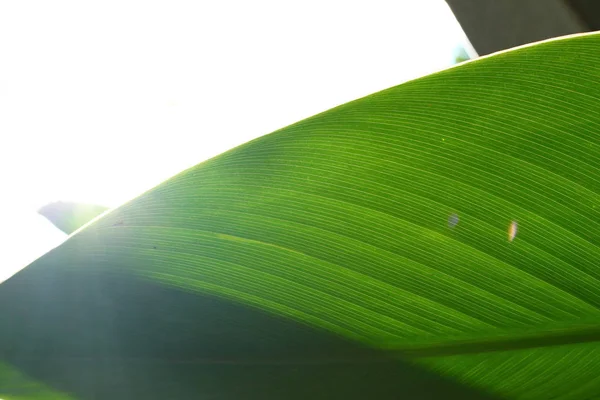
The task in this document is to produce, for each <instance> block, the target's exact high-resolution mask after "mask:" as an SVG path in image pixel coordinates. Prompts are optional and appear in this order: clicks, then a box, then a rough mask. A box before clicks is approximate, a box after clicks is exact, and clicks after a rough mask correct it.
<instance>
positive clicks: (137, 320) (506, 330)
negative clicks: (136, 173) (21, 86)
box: [0, 35, 600, 399]
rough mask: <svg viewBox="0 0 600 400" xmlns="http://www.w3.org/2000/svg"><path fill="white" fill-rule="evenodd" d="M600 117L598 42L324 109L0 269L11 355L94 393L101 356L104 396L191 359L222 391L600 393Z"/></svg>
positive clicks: (176, 369) (59, 384) (521, 53)
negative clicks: (6, 273)
mask: <svg viewBox="0 0 600 400" xmlns="http://www.w3.org/2000/svg"><path fill="white" fill-rule="evenodd" d="M599 132H600V37H599V36H597V35H583V36H575V37H569V38H563V39H560V40H554V41H549V42H544V43H540V44H536V45H534V46H528V47H524V48H520V49H516V50H513V51H509V52H505V53H500V54H496V55H494V56H491V57H486V58H482V59H480V60H476V61H473V62H469V63H465V64H462V65H460V66H457V67H455V68H451V69H449V70H445V71H442V72H439V73H436V74H433V75H430V76H427V77H424V78H421V79H417V80H414V81H411V82H408V83H405V84H403V85H400V86H397V87H394V88H391V89H388V90H385V91H382V92H379V93H376V94H373V95H371V96H368V97H365V98H362V99H359V100H356V101H353V102H350V103H348V104H345V105H342V106H340V107H337V108H334V109H332V110H329V111H327V112H324V113H322V114H319V115H316V116H314V117H312V118H309V119H306V120H304V121H301V122H299V123H296V124H294V125H291V126H289V127H287V128H284V129H281V130H279V131H277V132H274V133H272V134H270V135H267V136H264V137H262V138H259V139H257V140H254V141H252V142H249V143H247V144H245V145H243V146H240V147H237V148H235V149H233V150H231V151H229V152H227V153H224V154H222V155H220V156H218V157H216V158H213V159H211V160H209V161H206V162H203V163H201V164H199V165H197V166H196V167H193V168H191V169H189V170H187V171H185V172H183V173H181V174H179V175H177V176H175V177H173V178H171V179H170V180H168V181H166V182H165V183H163V184H161V185H159V186H158V187H156V188H154V189H153V190H151V191H149V192H147V193H145V194H143V195H141V196H140V197H138V198H137V199H135V200H133V201H131V202H129V203H127V204H126V205H124V206H122V207H120V208H118V209H116V210H114V211H112V212H111V213H110V214H107V215H106V216H104V217H103V218H101V219H99V220H97V221H96V222H94V223H93V224H91V225H90V226H88V227H86V228H85V229H83V230H82V231H80V232H78V233H76V234H75V235H73V236H72V237H70V238H69V240H68V241H67V242H65V243H64V244H63V245H62V246H60V247H59V248H57V249H55V250H53V251H52V252H50V253H49V254H47V255H46V256H44V257H42V258H41V259H39V260H37V261H36V262H34V263H33V264H32V265H30V266H29V267H27V268H25V269H24V270H22V271H21V272H20V273H18V274H16V275H15V276H14V277H13V278H11V279H9V280H8V281H6V282H5V283H3V284H2V285H0V307H1V309H0V318H2V320H1V321H0V322H1V323H2V326H3V327H4V326H9V327H10V328H9V329H3V331H2V333H0V349H1V352H0V357H1V358H0V359H1V360H2V361H3V362H6V363H9V364H11V365H12V366H14V367H15V368H18V369H19V370H21V371H23V372H26V373H27V374H28V375H30V376H32V377H34V378H36V379H40V380H43V381H44V382H45V383H47V384H50V385H54V386H53V387H55V388H56V389H57V390H63V391H65V392H68V393H73V394H81V395H82V396H84V397H85V396H86V395H88V394H89V393H91V392H90V390H92V389H89V387H86V388H84V386H85V385H84V384H83V383H82V382H83V381H84V380H85V378H84V376H87V375H85V371H92V370H93V371H100V372H97V373H95V375H94V376H96V380H95V381H94V382H95V385H96V388H95V390H97V391H96V392H93V390H92V392H93V393H111V392H110V391H108V392H107V391H106V390H108V389H102V388H99V386H100V385H101V384H102V383H103V382H104V383H106V382H113V383H114V384H113V388H115V389H113V390H120V391H119V392H118V393H119V395H120V396H121V397H123V396H124V395H123V393H125V391H126V390H134V389H133V387H134V386H135V385H136V384H138V383H139V382H140V381H145V382H147V381H159V380H160V379H157V378H156V377H159V376H161V377H163V378H162V379H163V381H162V384H164V387H162V386H161V389H160V390H162V392H163V393H169V390H176V389H174V388H181V387H183V386H182V385H184V384H183V381H182V379H184V378H185V377H186V376H187V375H186V374H191V375H192V376H193V379H192V378H190V382H195V384H196V385H197V386H196V387H194V389H190V390H198V391H199V392H198V393H200V391H202V393H203V394H206V393H209V392H210V393H218V394H219V395H220V396H222V397H226V398H229V397H231V398H234V397H235V396H238V397H240V398H243V397H247V398H254V397H252V396H256V398H261V396H260V394H261V393H262V395H263V398H277V397H278V396H281V393H284V392H285V394H286V395H289V394H290V393H296V394H297V395H298V396H299V397H298V398H300V397H302V395H304V397H305V398H309V397H310V396H309V397H306V396H308V395H307V393H309V392H304V393H302V390H301V389H299V388H306V389H305V390H309V391H310V395H313V394H315V393H319V390H320V389H322V394H323V393H325V391H326V390H325V389H326V388H328V387H329V386H335V385H337V386H339V387H346V388H350V389H349V390H347V391H346V392H344V393H342V392H340V389H331V387H329V389H331V390H332V392H331V393H334V395H333V396H331V398H336V395H337V398H350V397H352V395H355V398H368V397H369V396H370V395H371V396H370V397H371V398H401V395H403V396H406V397H407V398H427V396H429V397H430V398H453V397H454V398H467V397H468V396H469V395H471V394H473V393H475V392H471V390H478V391H479V393H478V395H481V396H483V394H482V393H485V394H486V395H489V396H498V397H501V398H513V399H591V398H597V397H600V378H599V377H600V357H599V356H598V353H600V343H599V342H598V340H600V265H599V264H600V262H599V261H600V248H599V247H598V245H599V242H600V174H599V172H600V133H599ZM42 310H50V311H42ZM94 332H96V333H94ZM382 354H384V355H385V356H383V355H382ZM379 357H384V358H383V359H385V362H384V361H382V360H383V359H380V358H379ZM32 360H37V362H38V364H35V362H33V361H32ZM40 360H42V361H43V362H42V363H41V364H44V366H40V365H39V362H40ZM74 360H76V361H77V363H75V361H74ZM151 360H154V363H155V364H152V365H153V367H152V369H151V371H150V370H148V369H147V368H149V367H148V365H150V364H151ZM340 360H345V361H343V362H341V361H340ZM374 360H377V362H375V361H374ZM334 361H335V362H334ZM336 362H340V364H339V365H338V366H337V367H332V365H334V364H336ZM74 363H75V364H74ZM67 364H68V365H69V366H68V367H67ZM350 364H352V365H359V366H361V367H360V368H362V369H361V372H359V373H357V374H354V375H352V373H350V372H348V371H346V370H344V369H343V368H342V367H341V366H340V365H344V366H345V367H348V365H350ZM73 365H77V366H76V367H74V366H73ZM141 365H143V366H144V368H146V369H144V368H142V367H140V366H141ZM215 365H219V368H220V369H219V368H216V367H215ZM242 365H246V366H247V365H252V366H254V367H253V368H249V369H247V370H244V369H243V367H242ZM257 365H262V366H263V369H261V368H257V367H256V366H257ZM274 365H279V366H280V367H273V366H274ZM281 365H288V366H289V365H293V367H289V368H291V369H289V370H286V368H284V367H281ZM299 365H301V366H302V367H299ZM307 365H310V367H308V366H307ZM336 365H337V364H336ZM366 365H368V367H365V366H366ZM375 365H376V366H378V367H377V368H376V367H375ZM61 366H62V368H63V369H62V371H66V370H67V369H68V368H73V369H74V370H76V371H79V373H77V374H75V373H72V374H66V375H65V374H63V375H62V376H58V375H60V371H61ZM224 366H228V367H229V368H231V369H232V370H233V369H235V370H236V372H235V373H230V374H229V375H227V373H226V372H224V370H225V369H227V367H224ZM324 366H327V368H330V369H329V370H328V373H324V372H323V373H320V372H319V373H317V372H315V371H318V368H324ZM382 366H383V367H382ZM138 367H139V368H138ZM233 367H236V368H233ZM119 368H121V369H122V371H125V372H123V373H122V374H121V375H119V374H117V373H116V372H112V373H110V372H107V371H118V370H119ZM240 368H241V369H240ZM264 368H266V369H267V370H268V371H267V370H265V369H264ZM269 368H272V369H269ZM138 370H139V371H146V372H144V373H142V372H140V373H139V374H138V375H136V374H135V372H134V371H138ZM217 370H218V371H217ZM368 370H371V371H377V372H376V373H375V375H376V376H377V377H378V379H379V380H377V381H376V382H375V381H374V380H369V379H366V377H367V376H369V375H368V374H367V373H366V372H365V371H368ZM57 371H58V372H57ZM148 371H150V372H148ZM240 371H242V372H240ZM244 371H245V372H244ZM248 371H252V373H250V372H248ZM265 371H266V372H265ZM294 371H296V372H294ZM332 371H334V372H332ZM384 371H387V372H384ZM295 373H297V374H299V375H297V376H302V377H303V378H302V379H304V380H302V379H300V378H297V379H296V378H292V377H293V376H296V375H294V374H295ZM305 373H306V374H305ZM57 374H58V375H57ZM90 374H91V372H90ZM219 374H220V375H219ZM236 374H237V375H236ZM253 374H255V375H253ZM261 374H262V375H261ZM278 374H279V375H278ZM311 374H312V375H311ZM414 374H417V375H418V376H421V377H425V376H427V378H423V379H421V378H419V379H421V380H419V379H414V378H412V377H413V376H416V375H414ZM430 374H435V376H437V377H439V379H441V381H440V382H443V383H435V384H423V382H425V381H427V379H430V378H431V376H433V375H430ZM216 375H218V379H217V378H215V376H216ZM259 375H260V377H259ZM119 376H126V377H127V379H125V378H123V381H122V382H121V381H119V379H120V378H119ZM224 376H227V378H223V377H224ZM317 376H327V378H322V380H321V381H319V380H318V378H317ZM357 376H361V377H363V378H365V379H362V378H357ZM209 377H210V378H209ZM335 377H337V378H338V380H336V378H335ZM340 377H341V378H340ZM401 377H404V380H401ZM150 378H151V379H150ZM388 378H389V380H388ZM89 379H91V378H89ZM111 379H112V381H111ZM117 381H118V382H117ZM400 381H401V383H398V382H400ZM115 382H117V383H118V384H117V383H115ZM214 382H217V383H214ZM257 382H260V384H258V383H257ZM327 382H329V383H330V384H328V383H327ZM334 382H335V383H334ZM340 382H345V383H340ZM390 382H396V386H394V385H393V384H390ZM411 382H420V383H418V384H416V385H411V384H410V383H411ZM428 382H433V381H428ZM457 384H458V385H461V386H460V388H457V387H456V385H457ZM78 385H79V386H78ZM119 385H121V386H119ZM169 385H171V386H169ZM236 385H238V386H236ZM294 385H296V386H294ZM311 385H312V386H311ZM192 386H193V385H192ZM188 387H189V386H188ZM236 387H237V389H239V390H242V389H240V388H243V390H242V391H241V392H236ZM275 387H276V388H277V389H276V390H275V389H272V390H271V389H269V388H275ZM169 388H170V389H169ZM291 388H293V389H291ZM319 388H320V389H319ZM402 388H406V391H404V392H403V389H402ZM439 388H443V389H442V391H441V392H437V393H433V392H434V390H435V389H439ZM446 388H448V389H446ZM450 388H451V389H450ZM225 389H226V390H225ZM86 390H87V391H86ZM102 390H105V391H104V392H102ZM269 390H271V391H270V392H269ZM274 390H275V391H274ZM278 390H281V391H278ZM311 390H312V391H311ZM336 390H337V391H336ZM361 390H363V391H362V392H361ZM377 390H382V391H383V392H385V393H383V392H381V393H379V392H378V393H375V392H376V391H377ZM452 390H455V391H454V392H453V391H452ZM460 390H466V391H467V392H465V393H459V391H460ZM267 392H268V393H267ZM139 393H142V392H136V394H139ZM154 393H158V392H154ZM190 393H191V392H190ZM257 393H258V394H257ZM298 393H300V394H298ZM331 393H329V395H330V394H331ZM369 393H370V395H369ZM466 393H469V395H467V394H466ZM444 394H445V395H446V396H445V397H444ZM473 395H475V394H473ZM227 396H229V397H227ZM323 396H324V397H323V398H328V397H327V396H325V395H323ZM345 396H346V397H345ZM378 396H379V397H378ZM386 396H387V397H386ZM419 396H420V397H419ZM461 396H462V397H461ZM138 397H139V396H138ZM215 397H217V396H216V395H215ZM91 398H93V397H91ZM123 398H125V397H123ZM172 398H177V396H176V395H173V396H172ZM181 398H184V397H181Z"/></svg>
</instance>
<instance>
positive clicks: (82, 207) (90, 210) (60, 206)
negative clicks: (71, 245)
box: [38, 201, 108, 235]
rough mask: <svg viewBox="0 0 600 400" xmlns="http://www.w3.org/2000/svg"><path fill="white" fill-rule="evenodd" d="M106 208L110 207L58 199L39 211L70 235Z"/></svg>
mask: <svg viewBox="0 0 600 400" xmlns="http://www.w3.org/2000/svg"><path fill="white" fill-rule="evenodd" d="M106 210H108V208H106V207H103V206H98V205H95V204H84V203H73V202H64V201H57V202H55V203H50V204H46V205H45V206H44V207H42V208H40V209H39V210H38V213H40V214H41V215H43V216H44V217H46V218H47V219H48V220H49V221H50V222H52V223H53V224H54V226H56V227H57V228H58V229H60V230H61V231H63V232H65V233H66V234H67V235H70V234H71V233H73V232H75V231H76V230H77V229H79V228H81V227H82V226H83V225H85V224H87V223H88V222H90V221H91V220H93V219H94V218H96V217H97V216H98V215H100V214H102V213H103V212H105V211H106Z"/></svg>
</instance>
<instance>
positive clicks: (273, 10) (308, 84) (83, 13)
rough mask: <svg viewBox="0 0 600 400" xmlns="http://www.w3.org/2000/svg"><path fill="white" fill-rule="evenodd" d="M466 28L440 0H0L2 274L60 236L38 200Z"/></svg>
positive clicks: (222, 131)
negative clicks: (461, 27)
mask: <svg viewBox="0 0 600 400" xmlns="http://www.w3.org/2000/svg"><path fill="white" fill-rule="evenodd" d="M463 42H464V34H463V33H462V31H461V29H460V27H459V25H458V23H457V22H456V20H455V19H454V17H453V15H452V14H451V12H450V10H449V8H448V7H447V5H446V3H445V2H444V1H443V0H389V1H379V0H371V1H349V0H342V1H331V0H316V1H312V0H303V1H296V2H284V1H264V0H254V1H251V2H248V1H242V0H238V1H198V0H195V1H174V0H169V1H166V0H165V1H123V0H119V1H102V2H89V1H88V2H82V1H51V2H50V1H44V0H42V1H27V0H23V1H5V2H1V3H0V57H1V62H0V185H1V186H0V187H1V189H0V216H1V217H2V221H3V224H2V226H1V227H0V239H1V240H2V242H1V243H2V244H3V245H2V246H1V247H0V249H1V250H0V281H1V280H2V275H3V273H4V274H5V275H6V274H7V273H9V272H12V271H15V270H16V269H18V268H20V267H22V266H24V265H26V264H27V263H28V262H30V261H31V260H33V259H35V258H37V257H38V256H40V255H41V254H43V253H44V252H45V251H47V250H48V249H50V248H52V247H53V246H55V245H57V244H58V243H60V242H61V241H62V240H63V239H64V235H62V234H61V233H60V232H59V231H57V230H56V229H54V228H53V227H52V226H51V225H50V224H49V223H47V222H46V221H45V220H44V219H43V218H42V217H40V216H38V215H37V214H36V210H37V208H39V207H40V206H42V205H44V204H46V203H48V202H50V201H55V200H74V201H84V202H93V203H97V204H103V205H107V206H117V205H119V204H121V203H122V202H124V201H126V200H128V199H130V198H131V197H134V196H136V195H138V194H140V193H141V192H143V191H145V190H147V189H149V188H151V187H152V186H154V185H156V184H157V183H159V182H161V181H162V180H164V179H166V178H168V177H169V176H172V175H173V174H176V173H177V172H179V171H181V170H183V169H185V168H188V167H190V166H192V165H194V164H197V163H198V162H200V161H203V160H205V159H207V158H209V157H212V156H215V155H217V154H219V153H221V152H223V151H225V150H227V149H229V148H231V147H234V146H236V145H239V144H241V143H244V142H246V141H248V140H250V139H253V138H255V137H257V136H261V135H263V134H266V133H269V132H270V131H273V130H275V129H278V128H281V127H283V126H285V125H288V124H291V123H293V122H296V121H298V120H300V119H303V118H305V117H308V116H310V115H312V114H315V113H317V112H321V111H324V110H326V109H328V108H331V107H333V106H336V105H339V104H342V103H345V102H347V101H350V100H353V99H355V98H358V97H362V96H364V95H367V94H370V93H372V92H375V91H377V90H381V89H385V88H387V87H390V86H394V85H397V84H399V83H402V82H403V81H406V80H408V79H411V78H415V77H418V76H421V75H425V74H427V73H429V72H433V71H435V70H439V69H442V68H444V67H446V66H449V65H450V64H451V63H452V61H453V50H454V49H455V48H456V46H457V45H460V44H461V43H463Z"/></svg>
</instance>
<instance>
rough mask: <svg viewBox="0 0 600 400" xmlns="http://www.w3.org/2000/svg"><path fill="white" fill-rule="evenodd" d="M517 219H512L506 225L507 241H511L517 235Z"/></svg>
mask: <svg viewBox="0 0 600 400" xmlns="http://www.w3.org/2000/svg"><path fill="white" fill-rule="evenodd" d="M517 226H518V225H517V221H512V222H511V223H510V226H509V227H508V241H509V242H512V241H513V240H514V239H515V236H517Z"/></svg>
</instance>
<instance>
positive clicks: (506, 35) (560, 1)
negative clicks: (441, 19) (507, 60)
mask: <svg viewBox="0 0 600 400" xmlns="http://www.w3.org/2000/svg"><path fill="white" fill-rule="evenodd" d="M446 1H447V3H448V5H449V6H450V8H451V9H452V12H453V13H454V15H455V16H456V19H457V20H458V22H459V23H460V25H461V26H462V28H463V30H464V31H465V33H466V34H467V37H468V38H469V40H470V42H471V44H472V45H473V47H474V48H475V50H476V51H477V53H478V54H479V55H485V54H489V53H493V52H496V51H500V50H505V49H509V48H511V47H515V46H520V45H523V44H526V43H531V42H537V41H540V40H544V39H549V38H553V37H557V36H563V35H568V34H572V33H581V32H588V31H593V30H597V29H600V1H598V0H446Z"/></svg>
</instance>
